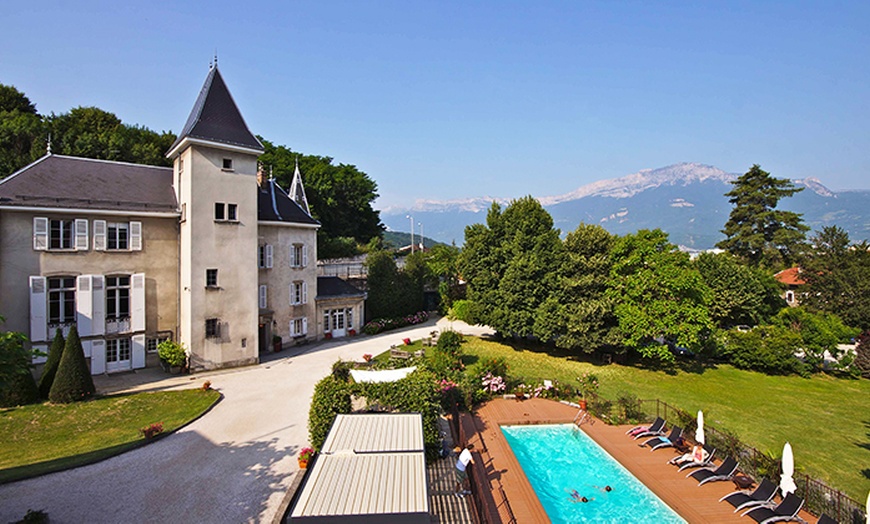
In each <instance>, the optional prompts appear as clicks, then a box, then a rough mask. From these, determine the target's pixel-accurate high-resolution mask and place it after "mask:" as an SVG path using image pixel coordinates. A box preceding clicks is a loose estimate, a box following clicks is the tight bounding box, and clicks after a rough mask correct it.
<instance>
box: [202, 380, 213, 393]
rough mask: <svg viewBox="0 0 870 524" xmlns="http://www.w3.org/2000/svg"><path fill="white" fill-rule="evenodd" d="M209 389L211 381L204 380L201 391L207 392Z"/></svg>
mask: <svg viewBox="0 0 870 524" xmlns="http://www.w3.org/2000/svg"><path fill="white" fill-rule="evenodd" d="M210 389H211V380H206V381H205V382H203V383H202V390H203V391H208V390H210Z"/></svg>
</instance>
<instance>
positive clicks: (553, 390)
mask: <svg viewBox="0 0 870 524" xmlns="http://www.w3.org/2000/svg"><path fill="white" fill-rule="evenodd" d="M532 396H534V397H535V398H538V397H540V398H556V397H558V396H559V389H558V388H557V387H556V385H555V384H552V383H551V384H548V385H545V384H541V385H540V386H538V387H536V388H535V391H534V393H532Z"/></svg>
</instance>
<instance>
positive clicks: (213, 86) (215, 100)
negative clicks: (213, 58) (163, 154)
mask: <svg viewBox="0 0 870 524" xmlns="http://www.w3.org/2000/svg"><path fill="white" fill-rule="evenodd" d="M185 138H191V139H196V140H204V141H207V142H215V143H217V144H225V145H229V146H236V147H243V148H246V149H252V150H255V151H259V152H262V151H264V148H263V144H261V143H260V141H259V140H257V137H256V136H254V135H253V133H251V131H250V130H249V129H248V125H247V124H246V123H245V119H244V118H242V114H241V113H240V112H239V108H238V107H236V103H235V102H234V101H233V97H232V95H230V90H229V89H228V88H227V85H226V83H225V82H224V79H223V77H221V74H220V71H218V68H217V64H215V65H214V66H212V68H211V69H210V70H209V72H208V76H207V77H206V79H205V84H203V86H202V90H201V91H200V92H199V97H198V98H197V99H196V103H195V104H194V105H193V110H192V111H191V112H190V116H189V117H187V123H185V124H184V129H182V130H181V133H179V135H178V139H177V140H176V141H175V143H174V144H172V147H170V148H169V154H172V153H173V152H174V151H175V149H176V148H177V147H178V145H179V144H181V142H182V141H184V139H185Z"/></svg>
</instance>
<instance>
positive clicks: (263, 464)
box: [0, 319, 487, 524]
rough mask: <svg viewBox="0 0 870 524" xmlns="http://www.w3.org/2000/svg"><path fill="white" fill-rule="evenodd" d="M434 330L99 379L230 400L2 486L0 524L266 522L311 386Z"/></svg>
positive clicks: (299, 437)
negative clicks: (145, 438) (146, 439)
mask: <svg viewBox="0 0 870 524" xmlns="http://www.w3.org/2000/svg"><path fill="white" fill-rule="evenodd" d="M434 325H435V323H434V322H433V321H429V322H427V323H425V324H422V325H420V326H416V327H413V328H407V329H404V330H400V331H393V332H390V333H385V334H383V335H378V336H375V337H361V338H357V339H344V340H334V341H329V342H323V343H318V344H315V345H312V346H309V347H307V348H306V350H305V352H304V353H301V354H296V355H287V356H283V354H280V353H279V354H278V355H277V356H273V357H272V358H270V360H268V361H267V362H263V363H261V364H259V365H257V366H252V367H248V368H244V369H240V370H232V371H220V372H213V373H201V374H198V375H196V376H195V377H194V378H193V380H191V379H190V377H173V378H170V379H163V377H164V376H160V375H152V376H153V377H155V378H159V379H161V380H159V381H158V382H148V383H145V384H139V385H133V384H131V385H129V386H130V387H119V383H120V385H121V386H123V385H124V382H123V381H124V380H128V381H129V380H131V379H130V378H126V379H124V378H118V379H115V378H114V377H107V378H99V384H98V388H104V389H112V390H142V389H154V388H161V389H164V388H183V387H192V386H193V387H197V386H199V385H200V384H201V383H202V382H203V381H205V380H206V379H208V380H210V381H211V382H212V387H213V388H215V389H218V390H219V391H221V393H223V395H224V399H223V400H222V401H221V402H219V403H218V404H217V405H216V406H215V407H214V409H212V410H211V411H210V412H209V413H208V414H206V415H205V416H204V417H202V418H200V419H199V420H197V421H195V422H194V423H192V424H190V425H189V426H187V427H186V428H184V429H182V430H180V431H178V432H176V433H175V434H173V435H169V436H168V437H166V438H163V439H161V440H159V441H158V442H155V443H154V444H151V445H148V446H144V447H142V448H138V449H136V450H133V451H131V452H129V453H125V454H123V455H120V456H117V457H114V458H111V459H108V460H105V461H102V462H99V463H96V464H92V465H90V466H84V467H80V468H76V469H72V470H68V471H62V472H59V473H53V474H50V475H45V476H42V477H37V478H33V479H29V480H23V481H20V482H14V483H11V484H6V485H2V486H0V522H3V523H5V522H10V521H15V520H18V519H20V518H22V517H23V516H24V514H25V513H26V512H27V510H28V509H34V510H39V509H41V510H45V511H47V512H48V514H49V517H50V518H51V521H52V523H56V524H59V523H67V522H69V523H83V522H88V523H100V522H124V523H132V522H209V523H217V522H232V523H236V522H268V521H270V520H271V519H272V518H273V517H274V515H275V513H276V512H277V510H278V506H279V505H280V503H281V500H282V498H283V496H284V494H285V492H286V491H287V489H288V487H289V485H290V482H291V480H292V478H293V474H294V473H295V472H296V471H297V468H298V467H297V464H296V460H295V455H296V452H297V451H298V450H299V449H300V448H301V447H304V446H305V445H307V443H308V428H307V423H308V405H309V403H310V400H311V394H312V392H313V391H314V384H315V383H316V382H317V381H318V380H320V378H322V377H324V376H325V375H326V374H327V373H328V372H329V370H330V369H331V366H332V364H333V362H335V361H336V360H337V359H338V358H343V359H345V360H349V359H356V360H359V359H360V358H361V357H362V355H363V354H364V353H372V354H377V353H380V352H382V351H384V350H385V349H388V348H389V346H390V345H391V344H400V343H401V339H402V338H405V337H410V338H412V339H418V338H422V337H424V336H427V335H428V333H429V332H430V331H432V330H433V329H434ZM451 325H453V327H454V328H455V329H457V330H458V331H462V332H465V333H472V332H474V333H483V332H486V331H487V330H486V329H483V328H478V327H468V326H466V325H465V324H462V323H460V322H454V323H451V322H449V321H447V320H446V319H441V320H439V321H438V323H437V326H438V328H439V329H445V328H449V327H450V326H451ZM130 376H131V377H135V376H137V375H135V374H130ZM113 381H115V383H113Z"/></svg>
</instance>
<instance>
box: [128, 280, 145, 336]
mask: <svg viewBox="0 0 870 524" xmlns="http://www.w3.org/2000/svg"><path fill="white" fill-rule="evenodd" d="M131 280H132V281H133V283H132V285H131V286H130V287H131V289H130V329H132V330H133V331H145V273H136V274H134V275H133V278H132V279H131Z"/></svg>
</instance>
